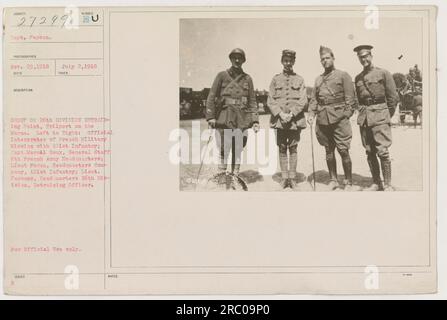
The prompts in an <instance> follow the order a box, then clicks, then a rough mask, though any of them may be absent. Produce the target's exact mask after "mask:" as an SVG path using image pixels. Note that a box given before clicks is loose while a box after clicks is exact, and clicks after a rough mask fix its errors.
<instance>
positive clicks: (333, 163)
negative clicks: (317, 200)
mask: <svg viewBox="0 0 447 320" xmlns="http://www.w3.org/2000/svg"><path fill="white" fill-rule="evenodd" d="M326 164H327V168H328V171H329V179H330V181H329V184H328V187H329V189H331V190H334V189H336V188H337V187H338V179H337V160H336V159H335V152H334V150H330V149H326Z"/></svg>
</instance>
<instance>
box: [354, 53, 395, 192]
mask: <svg viewBox="0 0 447 320" xmlns="http://www.w3.org/2000/svg"><path fill="white" fill-rule="evenodd" d="M372 48H373V47H372V46H370V45H361V46H357V47H355V48H354V51H355V52H357V57H358V59H359V61H360V64H361V65H362V66H363V71H362V72H361V73H360V74H359V75H357V76H356V77H355V87H356V91H357V97H358V100H359V105H360V107H359V115H358V119H357V124H358V125H359V126H360V134H361V137H362V144H363V146H364V147H365V149H366V155H367V159H368V165H369V168H370V170H371V175H372V179H373V184H372V185H371V186H370V187H369V188H367V189H366V190H370V191H379V190H385V191H392V190H394V188H393V187H392V185H391V160H390V154H389V151H388V148H389V147H390V146H391V143H392V138H391V120H390V119H391V117H392V116H393V114H394V112H395V110H396V105H397V103H398V101H399V96H398V94H397V91H396V84H395V83H394V79H393V77H392V75H391V73H390V72H388V71H387V70H384V69H381V68H378V67H375V66H374V65H373V64H372V54H371V49H372ZM377 156H378V157H379V159H380V164H381V167H382V174H383V180H384V185H383V184H382V180H381V178H380V166H379V162H378V159H377Z"/></svg>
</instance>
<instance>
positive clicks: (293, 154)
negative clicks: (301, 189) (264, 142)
mask: <svg viewBox="0 0 447 320" xmlns="http://www.w3.org/2000/svg"><path fill="white" fill-rule="evenodd" d="M297 165H298V153H297V146H292V147H289V186H290V188H292V189H293V190H295V189H296V188H297V184H296V167H297Z"/></svg>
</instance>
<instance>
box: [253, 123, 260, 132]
mask: <svg viewBox="0 0 447 320" xmlns="http://www.w3.org/2000/svg"><path fill="white" fill-rule="evenodd" d="M253 131H254V132H255V133H258V131H259V123H257V122H256V123H254V124H253Z"/></svg>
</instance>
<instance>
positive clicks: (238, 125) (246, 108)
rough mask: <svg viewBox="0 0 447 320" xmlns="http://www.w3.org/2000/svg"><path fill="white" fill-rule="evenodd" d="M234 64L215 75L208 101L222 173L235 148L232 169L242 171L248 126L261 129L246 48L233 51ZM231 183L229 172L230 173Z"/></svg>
mask: <svg viewBox="0 0 447 320" xmlns="http://www.w3.org/2000/svg"><path fill="white" fill-rule="evenodd" d="M229 58H230V61H231V68H229V69H227V70H225V71H222V72H219V73H218V74H217V76H216V78H215V79H214V82H213V85H212V87H211V89H210V92H209V95H208V99H207V102H206V120H207V121H208V124H209V126H210V127H212V128H216V143H217V146H218V148H219V150H220V164H219V167H218V169H219V173H222V172H226V170H227V159H228V156H229V153H230V150H231V151H232V152H231V153H232V159H231V173H233V174H235V175H238V174H239V168H240V159H241V153H242V150H243V148H244V147H245V145H246V143H247V129H248V128H253V130H254V131H255V132H257V131H258V130H259V121H258V107H257V103H256V97H255V91H254V86H253V81H252V78H251V77H250V76H249V75H248V74H247V73H245V72H244V71H243V69H242V64H243V63H244V62H245V60H246V57H245V52H244V51H243V50H242V49H238V48H237V49H234V50H232V51H231V52H230V55H229ZM226 182H227V187H228V176H227V181H226Z"/></svg>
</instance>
